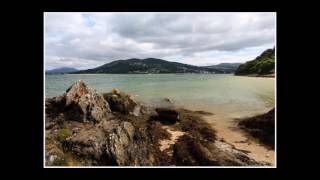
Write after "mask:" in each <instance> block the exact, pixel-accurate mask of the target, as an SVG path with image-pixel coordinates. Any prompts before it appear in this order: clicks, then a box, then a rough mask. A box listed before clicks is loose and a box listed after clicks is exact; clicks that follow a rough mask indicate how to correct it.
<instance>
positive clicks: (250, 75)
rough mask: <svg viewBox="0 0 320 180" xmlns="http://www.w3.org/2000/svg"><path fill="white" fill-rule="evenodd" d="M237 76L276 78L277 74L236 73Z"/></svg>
mask: <svg viewBox="0 0 320 180" xmlns="http://www.w3.org/2000/svg"><path fill="white" fill-rule="evenodd" d="M235 76H244V77H262V78H275V74H264V75H261V74H246V75H235Z"/></svg>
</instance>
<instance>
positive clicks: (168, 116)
mask: <svg viewBox="0 0 320 180" xmlns="http://www.w3.org/2000/svg"><path fill="white" fill-rule="evenodd" d="M155 110H156V112H157V113H158V118H159V120H160V121H168V122H170V123H176V122H177V121H179V120H180V116H179V112H178V111H176V110H174V109H168V108H156V109H155Z"/></svg>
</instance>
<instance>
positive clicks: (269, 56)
mask: <svg viewBox="0 0 320 180" xmlns="http://www.w3.org/2000/svg"><path fill="white" fill-rule="evenodd" d="M274 58H275V54H274V48H273V49H267V50H265V51H264V52H263V53H262V54H261V55H260V56H258V57H256V58H255V59H254V60H252V61H248V62H246V63H244V64H241V65H240V66H239V68H238V69H237V70H236V72H235V75H267V74H274V72H275V59H274Z"/></svg>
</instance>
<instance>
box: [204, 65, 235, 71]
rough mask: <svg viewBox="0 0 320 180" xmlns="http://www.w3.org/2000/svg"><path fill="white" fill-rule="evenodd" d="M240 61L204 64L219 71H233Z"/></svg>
mask: <svg viewBox="0 0 320 180" xmlns="http://www.w3.org/2000/svg"><path fill="white" fill-rule="evenodd" d="M240 64H241V63H221V64H217V65H212V66H204V67H206V68H211V69H216V70H219V71H223V72H224V73H234V72H235V71H236V70H237V69H238V67H239V66H240Z"/></svg>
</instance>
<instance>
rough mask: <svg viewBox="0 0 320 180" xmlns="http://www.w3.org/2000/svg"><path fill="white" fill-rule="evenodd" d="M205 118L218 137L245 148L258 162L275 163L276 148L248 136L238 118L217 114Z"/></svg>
mask: <svg viewBox="0 0 320 180" xmlns="http://www.w3.org/2000/svg"><path fill="white" fill-rule="evenodd" d="M255 115H257V114H256V113H252V114H248V115H246V116H243V117H240V118H239V119H242V118H247V117H250V116H255ZM204 119H205V120H206V121H207V122H208V123H209V124H210V125H211V126H212V128H214V129H215V130H216V133H217V137H218V139H220V140H222V141H225V142H227V143H229V144H232V145H233V146H234V147H235V148H236V149H239V150H243V151H244V152H246V153H247V154H248V156H249V157H251V158H252V159H254V160H256V161H258V162H267V163H269V164H271V166H274V165H275V150H274V149H270V148H269V147H267V146H266V145H264V144H261V143H258V142H257V140H256V139H255V138H252V137H248V136H247V133H246V132H244V131H243V130H242V129H241V128H240V127H239V126H237V124H238V122H239V119H238V118H236V119H235V118H230V117H226V116H223V115H219V114H215V115H211V116H205V117H204Z"/></svg>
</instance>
